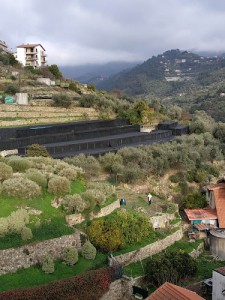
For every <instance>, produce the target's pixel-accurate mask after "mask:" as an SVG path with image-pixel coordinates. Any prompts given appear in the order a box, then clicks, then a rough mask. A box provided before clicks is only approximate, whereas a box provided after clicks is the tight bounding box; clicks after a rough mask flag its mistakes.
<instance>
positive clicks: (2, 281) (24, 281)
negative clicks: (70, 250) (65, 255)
mask: <svg viewBox="0 0 225 300" xmlns="http://www.w3.org/2000/svg"><path fill="white" fill-rule="evenodd" d="M106 261H107V255H106V254H102V253H98V254H97V256H96V259H95V260H85V259H84V258H83V257H79V260H78V262H77V264H76V265H75V266H67V265H66V264H64V263H63V262H61V261H57V262H55V272H54V273H53V274H45V273H44V272H43V271H42V270H41V268H39V267H38V266H34V267H31V268H29V269H26V270H24V269H21V270H18V271H17V272H16V273H12V274H6V275H2V276H0V291H6V290H11V289H16V288H28V287H33V286H38V285H44V284H48V283H49V282H52V281H55V280H59V279H64V278H68V277H72V276H75V275H78V274H80V273H83V272H85V271H87V270H90V269H97V268H100V267H102V266H104V265H105V264H106Z"/></svg>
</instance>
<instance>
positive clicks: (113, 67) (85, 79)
mask: <svg viewBox="0 0 225 300" xmlns="http://www.w3.org/2000/svg"><path fill="white" fill-rule="evenodd" d="M137 64H138V62H109V63H107V64H87V65H79V66H61V67H60V70H61V72H62V74H63V76H64V77H66V78H71V79H75V80H77V81H79V82H81V83H87V84H94V85H98V83H99V82H101V81H103V80H106V79H108V78H109V77H110V76H112V75H114V74H117V73H119V72H121V71H122V70H125V69H131V68H132V67H134V66H136V65H137Z"/></svg>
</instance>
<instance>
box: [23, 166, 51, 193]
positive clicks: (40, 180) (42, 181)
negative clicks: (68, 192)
mask: <svg viewBox="0 0 225 300" xmlns="http://www.w3.org/2000/svg"><path fill="white" fill-rule="evenodd" d="M26 177H27V178H28V179H30V180H32V181H34V182H36V183H37V184H38V185H39V186H40V187H42V188H45V187H46V186H47V179H46V177H45V176H44V175H43V174H42V173H41V172H40V171H38V170H36V169H28V171H27V173H26Z"/></svg>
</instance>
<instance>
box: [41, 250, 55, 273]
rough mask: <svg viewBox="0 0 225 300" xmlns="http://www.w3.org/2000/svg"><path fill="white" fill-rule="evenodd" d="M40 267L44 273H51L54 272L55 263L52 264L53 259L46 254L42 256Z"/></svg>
mask: <svg viewBox="0 0 225 300" xmlns="http://www.w3.org/2000/svg"><path fill="white" fill-rule="evenodd" d="M41 265H42V266H41V269H42V271H43V272H45V273H46V274H51V273H54V271H55V265H54V260H53V258H52V257H51V256H50V255H46V256H45V257H43V260H42V263H41Z"/></svg>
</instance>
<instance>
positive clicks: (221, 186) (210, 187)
mask: <svg viewBox="0 0 225 300" xmlns="http://www.w3.org/2000/svg"><path fill="white" fill-rule="evenodd" d="M206 188H207V189H208V190H210V191H214V190H218V189H225V182H221V183H217V184H209V185H207V186H206Z"/></svg>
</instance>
